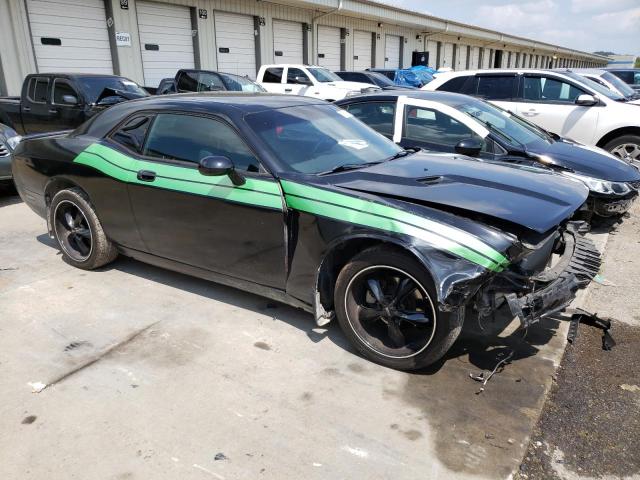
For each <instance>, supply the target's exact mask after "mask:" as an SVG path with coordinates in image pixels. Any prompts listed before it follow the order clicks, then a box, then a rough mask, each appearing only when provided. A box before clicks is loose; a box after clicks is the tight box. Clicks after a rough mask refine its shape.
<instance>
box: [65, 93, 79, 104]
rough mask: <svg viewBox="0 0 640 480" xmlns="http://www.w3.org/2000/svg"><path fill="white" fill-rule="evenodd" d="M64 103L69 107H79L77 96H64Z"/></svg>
mask: <svg viewBox="0 0 640 480" xmlns="http://www.w3.org/2000/svg"><path fill="white" fill-rule="evenodd" d="M62 102H63V103H66V104H67V105H77V104H78V97H76V96H75V95H63V96H62Z"/></svg>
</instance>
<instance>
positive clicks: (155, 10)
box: [136, 2, 195, 87]
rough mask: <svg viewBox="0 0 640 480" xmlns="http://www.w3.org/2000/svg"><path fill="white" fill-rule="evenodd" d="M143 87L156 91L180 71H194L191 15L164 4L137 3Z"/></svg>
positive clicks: (186, 8) (185, 10) (181, 8)
mask: <svg viewBox="0 0 640 480" xmlns="http://www.w3.org/2000/svg"><path fill="white" fill-rule="evenodd" d="M136 9H137V12H138V29H139V31H140V50H141V51H142V68H143V70H144V84H145V85H146V86H148V87H157V86H158V84H159V83H160V80H162V79H163V78H167V77H173V76H175V74H176V72H177V71H178V70H180V69H181V68H194V67H195V63H194V60H193V36H192V33H191V11H190V10H189V8H188V7H181V6H178V5H169V4H165V3H152V2H137V3H136Z"/></svg>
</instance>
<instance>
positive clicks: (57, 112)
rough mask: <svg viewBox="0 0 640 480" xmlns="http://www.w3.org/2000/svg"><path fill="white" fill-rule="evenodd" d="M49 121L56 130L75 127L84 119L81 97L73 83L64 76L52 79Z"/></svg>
mask: <svg viewBox="0 0 640 480" xmlns="http://www.w3.org/2000/svg"><path fill="white" fill-rule="evenodd" d="M49 113H50V114H51V122H53V123H55V124H56V130H67V129H71V128H76V127H77V126H78V125H80V124H81V123H82V122H83V121H84V108H83V107H82V103H81V98H80V95H79V93H78V91H77V90H76V88H75V87H74V86H73V84H72V83H71V82H70V81H69V80H67V79H65V78H56V79H54V80H53V92H52V94H51V108H50V109H49Z"/></svg>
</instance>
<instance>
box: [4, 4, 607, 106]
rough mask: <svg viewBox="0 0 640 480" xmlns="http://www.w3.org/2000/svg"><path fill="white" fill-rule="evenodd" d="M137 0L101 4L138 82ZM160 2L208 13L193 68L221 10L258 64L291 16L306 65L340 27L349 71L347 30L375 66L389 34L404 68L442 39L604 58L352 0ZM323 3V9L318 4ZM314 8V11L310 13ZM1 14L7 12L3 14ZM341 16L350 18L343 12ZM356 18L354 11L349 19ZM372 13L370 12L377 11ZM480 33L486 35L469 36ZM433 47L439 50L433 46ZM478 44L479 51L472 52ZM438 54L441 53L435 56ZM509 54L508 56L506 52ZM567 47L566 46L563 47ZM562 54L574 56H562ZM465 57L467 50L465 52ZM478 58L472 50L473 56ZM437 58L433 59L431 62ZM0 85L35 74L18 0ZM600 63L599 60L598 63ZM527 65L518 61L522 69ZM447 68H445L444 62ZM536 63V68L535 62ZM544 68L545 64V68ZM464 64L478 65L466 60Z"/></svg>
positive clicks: (119, 58) (210, 52)
mask: <svg viewBox="0 0 640 480" xmlns="http://www.w3.org/2000/svg"><path fill="white" fill-rule="evenodd" d="M137 1H138V0H129V1H128V6H129V8H128V10H124V9H122V8H121V6H120V3H121V2H120V0H105V4H106V6H107V9H106V10H107V16H108V17H109V19H106V21H107V25H109V34H110V35H111V36H112V37H114V36H115V33H116V32H126V33H129V35H130V36H131V46H119V47H115V42H114V45H113V48H114V53H115V55H114V58H113V63H114V71H115V72H117V73H119V74H120V75H123V76H126V77H129V78H131V79H132V80H134V81H136V82H139V83H141V84H143V83H144V76H143V65H142V53H141V50H140V41H139V32H138V22H137V11H136V3H137ZM157 1H158V2H161V3H171V4H177V5H184V6H188V7H191V8H193V9H194V12H197V11H198V10H200V9H204V10H206V11H207V18H206V19H203V18H198V16H197V15H195V17H196V18H197V20H196V27H197V28H196V30H197V33H196V37H195V39H196V44H197V47H198V48H197V49H196V50H197V52H198V56H199V58H198V59H197V60H198V61H196V65H198V64H199V66H200V68H204V69H213V70H215V69H216V68H217V58H216V52H217V51H218V48H217V45H216V38H215V21H214V15H215V13H214V12H215V11H226V12H233V13H241V14H246V15H251V16H255V17H257V18H258V19H259V20H260V24H259V26H258V31H257V32H256V33H257V34H258V35H257V38H258V39H259V40H258V41H259V44H258V48H257V53H258V56H259V60H260V63H261V64H265V63H277V57H274V51H273V28H272V25H273V20H274V19H281V20H290V21H296V22H300V23H304V24H307V25H308V26H309V30H308V31H307V32H306V35H307V42H306V45H307V52H306V58H308V59H309V63H317V58H314V55H315V53H316V51H317V50H316V43H315V42H316V41H317V40H316V39H317V35H316V34H315V32H316V31H317V26H318V25H328V26H334V27H339V28H343V29H345V33H346V36H345V37H344V51H345V55H344V65H345V68H346V69H352V68H353V38H354V35H353V32H354V30H362V31H367V32H373V33H374V34H375V38H376V40H375V57H374V66H375V67H383V66H384V57H385V43H384V42H385V35H386V34H392V35H397V36H400V37H402V39H403V45H402V53H403V54H402V63H403V65H404V66H410V65H411V58H412V52H414V51H429V52H430V55H429V65H430V66H432V67H434V68H438V67H441V66H442V62H443V59H444V45H445V43H449V44H453V45H454V46H455V48H454V50H455V51H456V53H457V52H459V51H460V50H462V49H466V48H467V47H470V48H469V53H470V55H469V57H470V60H471V57H473V52H479V51H480V52H481V58H482V66H484V67H486V66H490V67H493V55H494V54H495V53H494V52H495V50H496V49H501V50H503V52H504V53H503V57H502V58H503V60H502V66H504V67H506V66H507V62H508V60H509V58H511V63H510V66H515V59H516V54H518V58H519V59H522V58H523V54H526V57H527V58H528V57H529V55H539V56H541V57H540V58H541V60H540V62H542V63H544V58H550V57H551V56H553V55H557V56H558V59H557V60H554V67H555V66H557V65H558V64H559V62H563V63H566V65H569V64H571V65H578V64H582V65H584V66H591V65H593V66H595V65H598V64H599V65H604V64H605V63H606V61H605V60H599V59H597V57H594V56H592V55H588V54H583V55H582V58H579V57H580V55H578V54H574V53H573V51H571V52H572V53H571V55H567V56H566V57H562V52H560V51H558V49H556V51H553V52H552V51H549V50H545V49H544V48H540V47H537V48H535V47H530V46H526V44H531V45H535V42H533V41H528V40H526V39H518V38H515V37H509V38H513V43H511V44H510V43H505V41H504V40H503V38H507V37H506V36H504V35H502V34H499V33H497V32H490V31H486V30H482V29H475V28H474V27H471V26H461V25H457V26H456V30H457V33H455V34H451V33H445V32H443V30H446V29H447V28H449V26H448V25H447V26H446V27H445V26H444V23H443V22H445V21H443V20H438V19H428V18H420V19H418V17H417V16H416V15H415V14H411V12H406V11H402V10H399V9H395V8H393V7H384V6H382V5H377V4H371V3H368V2H357V1H356V0H344V10H343V11H342V12H335V13H331V14H329V15H323V14H324V13H325V12H326V11H328V10H330V9H332V8H336V6H337V2H336V1H335V0H314V1H310V0H309V1H306V0H299V1H296V0H282V3H289V4H291V5H281V4H275V3H269V2H268V1H259V2H258V1H248V0H157ZM321 5H324V6H323V10H324V11H319V10H317V8H320V6H321ZM314 8H316V10H314ZM383 8H387V10H385V11H384V16H381V15H380V11H381V10H380V9H383ZM5 12H6V13H5ZM347 13H348V14H349V15H347ZM356 15H357V16H356ZM376 15H377V16H376ZM478 36H482V37H485V38H482V39H479V38H474V37H478ZM438 46H439V47H438ZM478 49H480V50H478ZM438 51H439V52H440V55H438ZM509 52H511V55H509ZM567 52H569V51H567ZM569 56H571V57H573V58H569ZM465 58H466V55H465ZM474 58H475V59H476V61H477V58H478V57H477V53H476V56H475V57H474ZM438 60H440V61H439V62H438ZM0 62H1V65H0V66H1V68H0V75H2V76H3V78H1V79H0V89H2V90H5V91H3V92H2V93H3V94H7V93H8V94H11V95H18V94H19V93H20V88H21V85H22V80H23V78H24V77H25V75H27V74H29V73H34V72H36V62H35V57H34V50H33V45H32V40H31V35H30V30H29V22H28V16H27V11H26V8H25V1H24V0H0ZM598 62H599V63H598ZM528 65H529V64H528V60H527V64H526V65H525V66H526V67H528ZM446 66H447V67H451V65H446ZM541 66H542V65H541ZM544 66H546V64H545V65H544ZM454 68H456V69H465V68H466V64H464V65H461V64H460V63H459V62H458V61H457V60H456V63H455V65H454ZM471 68H478V66H477V64H476V65H471Z"/></svg>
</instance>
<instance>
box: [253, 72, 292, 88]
mask: <svg viewBox="0 0 640 480" xmlns="http://www.w3.org/2000/svg"><path fill="white" fill-rule="evenodd" d="M286 79H287V77H286V76H285V75H284V68H283V67H269V68H267V69H265V71H264V74H263V75H262V82H260V84H261V85H262V86H263V87H264V88H265V89H266V90H267V91H268V92H271V93H285V91H284V90H285V88H287V85H286ZM286 93H290V92H286Z"/></svg>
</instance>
